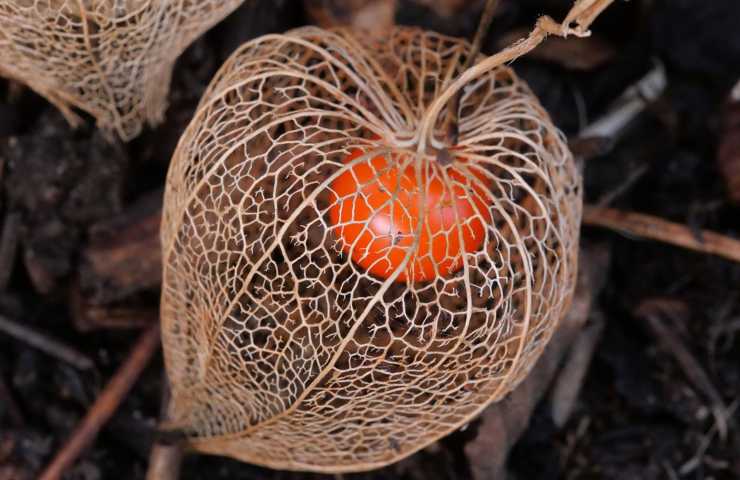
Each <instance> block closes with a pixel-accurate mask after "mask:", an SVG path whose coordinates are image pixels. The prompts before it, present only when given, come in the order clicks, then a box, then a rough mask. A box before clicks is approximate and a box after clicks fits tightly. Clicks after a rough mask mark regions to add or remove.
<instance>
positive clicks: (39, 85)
mask: <svg viewBox="0 0 740 480" xmlns="http://www.w3.org/2000/svg"><path fill="white" fill-rule="evenodd" d="M242 2H243V0H198V1H193V0H186V1H182V2H172V1H162V0H123V1H117V0H116V1H114V0H84V1H83V0H0V76H4V77H7V78H10V79H13V80H17V81H19V82H22V83H25V84H26V85H28V86H29V87H30V88H32V89H33V90H35V91H36V92H37V93H39V94H40V95H42V96H44V97H46V98H47V99H48V100H49V101H50V102H51V103H53V104H54V105H55V106H57V107H58V108H59V109H60V110H61V111H62V112H63V113H64V114H65V116H66V117H67V119H68V120H69V121H70V122H71V123H72V124H73V125H74V124H76V123H77V122H79V118H78V117H77V115H76V114H75V113H74V112H73V109H74V108H79V109H82V110H84V111H86V112H88V113H90V114H91V115H92V116H94V117H95V118H96V120H97V122H98V125H99V126H100V128H102V129H103V130H105V131H107V132H109V133H112V134H115V135H117V136H119V137H120V138H122V139H123V140H130V139H132V138H133V137H135V136H136V135H138V133H139V132H140V131H141V128H142V126H143V124H144V123H145V122H148V123H149V124H152V125H154V124H157V123H159V122H160V121H161V120H162V117H163V115H164V110H165V108H166V106H167V92H168V90H169V84H170V78H171V75H172V68H173V66H174V63H175V60H176V59H177V57H178V56H179V55H180V53H182V51H183V50H185V48H186V47H187V46H188V45H189V44H190V43H191V42H192V41H193V40H194V39H195V38H197V37H198V36H200V35H201V34H202V33H203V32H205V31H206V30H208V29H209V28H211V27H212V26H213V25H214V24H216V23H217V22H219V21H220V20H221V19H223V18H224V17H225V16H226V15H227V14H228V13H230V12H231V11H232V10H234V9H235V8H236V7H237V6H239V5H240V4H241V3H242Z"/></svg>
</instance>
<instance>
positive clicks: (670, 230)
mask: <svg viewBox="0 0 740 480" xmlns="http://www.w3.org/2000/svg"><path fill="white" fill-rule="evenodd" d="M583 223H584V225H592V226H597V227H604V228H608V229H610V230H616V231H619V232H622V233H626V234H630V235H635V236H638V237H643V238H648V239H651V240H657V241H660V242H664V243H668V244H670V245H675V246H678V247H683V248H688V249H689V250H694V251H696V252H702V253H708V254H711V255H717V256H719V257H723V258H727V259H729V260H733V261H735V262H740V240H737V239H734V238H732V237H728V236H726V235H722V234H719V233H716V232H712V231H710V230H701V231H700V232H699V234H698V236H697V234H696V233H695V231H694V230H692V229H691V228H689V227H687V226H686V225H681V224H679V223H674V222H669V221H667V220H663V219H662V218H659V217H655V216H652V215H645V214H642V213H634V212H625V211H621V210H617V209H614V208H604V207H598V206H594V205H584V207H583Z"/></svg>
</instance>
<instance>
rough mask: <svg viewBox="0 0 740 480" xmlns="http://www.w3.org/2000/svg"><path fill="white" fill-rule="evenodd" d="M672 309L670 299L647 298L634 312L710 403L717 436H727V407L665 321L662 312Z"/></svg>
mask: <svg viewBox="0 0 740 480" xmlns="http://www.w3.org/2000/svg"><path fill="white" fill-rule="evenodd" d="M674 311H675V309H674V308H672V303H671V302H665V301H661V300H655V299H654V300H647V301H644V302H642V303H641V304H640V305H639V306H638V307H637V310H636V311H635V313H636V314H637V315H639V316H640V317H642V318H644V319H645V320H647V324H648V326H649V327H650V331H651V332H652V333H653V335H654V336H655V338H656V339H657V340H658V342H660V343H661V344H662V345H663V346H665V347H666V348H667V350H668V351H669V352H670V353H671V355H673V358H675V359H676V361H677V362H678V364H679V365H680V366H681V368H683V371H684V373H685V374H686V377H687V378H688V379H689V381H690V382H691V383H692V385H694V387H695V388H696V389H698V390H699V391H700V392H702V394H703V395H704V397H705V398H706V399H707V400H709V401H710V402H711V404H712V413H713V415H714V417H715V424H716V425H717V430H718V432H719V434H720V437H721V438H725V437H726V436H727V407H726V406H725V404H724V401H723V400H722V396H721V395H720V394H719V391H717V388H716V387H715V386H714V384H713V383H712V381H711V380H710V378H709V375H707V373H706V372H705V371H704V369H703V368H702V366H701V365H700V364H699V361H698V360H696V358H694V356H693V355H692V354H691V352H690V351H689V349H688V348H687V347H686V345H684V343H683V342H682V341H681V338H680V337H679V336H678V335H677V334H676V333H675V329H674V328H672V327H671V326H668V325H666V324H665V322H664V321H663V320H662V319H661V316H662V315H670V314H671V313H672V312H674Z"/></svg>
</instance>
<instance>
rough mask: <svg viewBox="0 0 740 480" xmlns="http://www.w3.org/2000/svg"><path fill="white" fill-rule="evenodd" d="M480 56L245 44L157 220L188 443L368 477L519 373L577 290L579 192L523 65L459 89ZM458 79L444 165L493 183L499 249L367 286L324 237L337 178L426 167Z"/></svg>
mask: <svg viewBox="0 0 740 480" xmlns="http://www.w3.org/2000/svg"><path fill="white" fill-rule="evenodd" d="M468 49H469V45H468V44H467V42H465V41H462V40H458V39H453V38H449V37H445V36H442V35H439V34H436V33H431V32H425V31H421V30H418V29H412V28H403V27H397V28H395V29H394V30H392V31H390V32H387V33H384V34H383V37H382V38H379V37H375V36H372V35H354V34H353V33H352V32H350V31H348V30H337V31H332V32H330V31H324V30H320V29H317V28H311V27H308V28H302V29H298V30H294V31H291V32H288V33H286V34H285V35H267V36H264V37H261V38H259V39H257V40H255V41H252V42H249V43H247V44H246V45H244V46H243V47H242V48H241V49H239V50H238V51H237V52H236V53H235V54H234V55H233V56H232V57H231V58H230V59H229V60H228V61H227V62H226V64H225V65H224V66H223V67H222V68H221V70H220V71H219V73H218V74H217V75H216V77H215V78H214V80H213V82H212V83H211V85H210V87H209V88H208V90H207V92H206V93H205V95H204V97H203V99H202V101H201V103H200V106H199V108H198V110H197V113H196V115H195V117H194V119H193V121H192V123H191V125H190V126H189V128H188V129H187V130H186V132H185V134H184V135H183V137H182V139H181V141H180V144H179V146H178V148H177V151H176V153H175V155H174V157H173V160H172V165H171V168H170V172H169V175H168V180H167V192H166V198H165V209H164V217H163V226H162V244H163V249H164V262H165V267H164V268H165V270H164V284H163V285H164V286H163V293H162V307H161V308H162V328H163V338H164V346H165V355H166V363H167V370H168V375H169V377H170V382H171V385H172V400H171V405H170V418H171V419H172V421H171V422H170V424H169V426H170V427H171V428H177V429H179V430H182V431H184V432H185V433H186V434H187V435H188V437H189V443H190V445H191V446H192V447H193V448H195V449H196V450H198V451H202V452H211V453H218V454H225V455H230V456H233V457H236V458H239V459H242V460H245V461H248V462H251V463H256V464H262V465H267V466H271V467H274V468H283V469H300V470H316V471H325V472H341V471H354V470H366V469H370V468H374V467H378V466H382V465H385V464H387V463H390V462H392V461H395V460H398V459H399V458H402V457H404V456H407V455H409V454H411V453H413V452H414V451H416V450H418V449H420V448H422V447H424V446H425V445H427V444H429V443H430V442H432V441H434V440H436V439H438V438H440V437H441V436H443V435H445V434H447V433H449V432H450V431H452V430H454V429H456V428H459V427H460V426H461V425H463V424H465V423H466V422H468V421H469V420H470V419H471V418H473V417H474V416H475V415H476V414H477V413H478V412H480V411H481V409H483V408H484V407H485V406H486V405H487V404H489V403H490V402H492V401H495V400H498V399H500V398H502V397H503V396H504V395H505V394H506V393H507V392H509V391H511V389H512V388H514V387H515V386H516V385H517V383H518V382H519V381H520V380H521V379H523V378H524V377H525V376H526V374H527V372H528V371H529V369H530V368H531V367H532V365H533V364H534V362H535V361H536V359H537V358H538V356H539V354H540V353H541V351H542V349H543V348H544V346H545V344H546V343H547V341H548V339H549V337H550V336H551V334H552V332H553V330H554V328H555V327H556V325H557V323H558V321H559V319H560V318H561V316H562V315H563V313H564V311H565V310H566V309H567V307H568V304H569V299H570V297H571V294H572V291H573V286H574V279H575V275H576V264H577V259H576V255H577V243H578V228H579V223H580V204H581V199H580V198H581V191H580V180H579V175H578V173H577V171H576V168H575V164H574V161H573V158H572V156H571V154H570V152H569V150H568V148H567V146H566V144H565V142H564V139H563V136H562V134H561V133H560V132H558V130H557V129H556V128H555V127H554V126H553V125H552V123H551V121H550V119H549V116H548V115H547V113H546V112H545V111H544V110H543V109H542V107H541V106H540V105H539V102H538V101H537V99H536V98H535V96H534V95H533V94H532V93H531V92H530V90H529V89H528V88H527V86H526V85H525V84H524V83H523V82H522V81H521V80H519V79H518V78H517V77H516V75H515V74H514V72H513V71H512V70H511V69H509V68H507V67H504V66H497V67H495V68H487V71H485V72H482V73H480V74H478V75H468V76H467V77H466V78H467V79H466V80H464V81H461V80H460V79H461V78H463V77H462V76H461V75H465V74H464V73H463V72H461V71H460V70H461V65H462V62H461V59H462V58H464V56H465V54H466V52H467V51H468ZM484 61H485V60H484ZM469 71H470V70H468V72H469ZM450 85H459V87H457V88H463V87H464V91H463V93H462V95H461V97H460V105H459V110H458V112H457V113H458V114H459V143H458V145H457V146H456V147H455V155H457V156H459V157H464V158H465V159H466V161H465V162H464V164H460V165H453V166H450V167H449V168H457V169H458V171H459V172H462V175H463V177H464V180H459V179H458V180H454V179H453V178H452V177H448V181H449V182H456V183H457V184H458V185H459V186H460V187H462V188H463V189H464V190H465V191H466V192H467V194H468V195H480V194H481V193H480V192H484V195H485V198H484V199H483V200H484V203H485V205H488V208H489V211H488V212H487V214H486V215H483V214H481V213H480V212H479V214H478V215H479V217H480V218H481V219H484V218H490V219H491V221H490V222H486V223H487V227H486V239H485V241H484V243H483V245H482V247H481V248H480V249H479V250H478V251H475V252H457V253H455V252H452V253H451V255H457V256H459V258H457V259H456V260H458V261H459V264H460V265H461V268H460V269H459V270H458V271H457V272H455V273H454V274H451V275H448V276H446V277H444V276H439V277H438V278H436V279H435V280H433V281H429V282H418V283H412V282H396V281H394V280H393V278H388V279H382V278H376V277H374V276H372V275H370V274H368V273H367V272H365V271H363V269H362V268H361V267H359V266H358V265H356V264H354V263H353V262H352V261H351V259H349V258H348V256H347V255H344V254H343V253H342V250H341V248H340V247H339V245H338V242H337V239H336V238H334V236H333V235H332V228H331V226H330V225H329V224H328V220H327V211H328V209H329V208H330V206H331V205H330V204H329V202H330V201H331V199H332V198H334V197H333V196H332V194H331V192H330V188H331V183H332V180H333V179H334V178H336V177H337V176H338V175H340V174H341V173H342V172H343V171H346V169H348V168H351V165H352V162H350V163H345V162H344V161H343V160H344V159H345V158H346V157H347V155H348V154H349V153H350V152H351V151H352V149H354V148H361V149H362V150H363V151H364V152H366V153H365V154H364V155H362V156H360V157H359V158H357V159H355V160H353V162H358V161H363V160H366V159H367V158H369V157H371V156H375V155H391V154H393V155H395V157H394V158H397V159H399V160H398V161H399V162H405V163H406V164H408V165H412V166H413V167H414V168H415V169H416V171H417V172H421V169H424V168H429V165H430V164H431V162H434V161H436V156H435V154H436V152H438V149H439V148H444V145H443V142H442V140H440V139H441V138H443V137H444V125H445V122H446V118H445V117H446V115H449V110H448V109H445V108H443V107H444V105H445V102H446V101H447V100H449V98H450V97H451V94H449V93H448V92H449V90H448V87H449V86H450ZM440 99H442V100H440ZM445 168H447V167H445ZM381 173H382V172H378V174H381ZM420 178H421V177H420ZM481 178H485V179H487V181H485V182H482V181H481ZM475 182H478V183H475ZM474 185H475V186H476V187H477V188H472V186H474ZM357 194H358V195H361V192H358V193H357ZM419 202H420V203H421V204H423V202H424V193H423V189H421V192H420V194H419ZM422 223H423V222H422V221H420V222H419V225H418V227H419V228H423V225H422ZM457 228H458V229H462V228H465V222H464V221H463V220H462V219H461V221H460V222H459V223H458V224H457ZM409 250H410V251H411V250H412V249H409ZM410 255H411V252H409V255H407V257H406V260H407V261H408V259H409V258H410Z"/></svg>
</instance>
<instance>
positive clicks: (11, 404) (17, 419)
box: [0, 377, 25, 427]
mask: <svg viewBox="0 0 740 480" xmlns="http://www.w3.org/2000/svg"><path fill="white" fill-rule="evenodd" d="M0 404H2V405H4V406H5V411H6V412H7V415H8V419H9V420H10V424H11V425H13V426H15V427H20V426H22V425H23V424H24V423H25V422H24V421H23V413H22V412H21V409H20V407H19V406H18V403H17V402H16V401H15V398H13V394H12V393H11V391H10V388H8V386H7V385H6V384H5V380H3V378H2V377H0Z"/></svg>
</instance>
